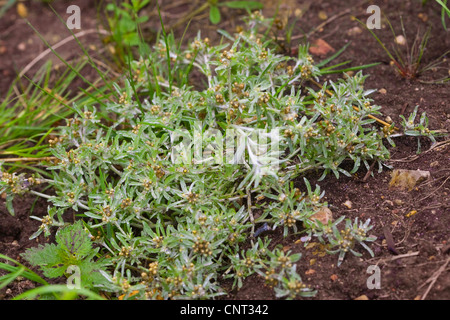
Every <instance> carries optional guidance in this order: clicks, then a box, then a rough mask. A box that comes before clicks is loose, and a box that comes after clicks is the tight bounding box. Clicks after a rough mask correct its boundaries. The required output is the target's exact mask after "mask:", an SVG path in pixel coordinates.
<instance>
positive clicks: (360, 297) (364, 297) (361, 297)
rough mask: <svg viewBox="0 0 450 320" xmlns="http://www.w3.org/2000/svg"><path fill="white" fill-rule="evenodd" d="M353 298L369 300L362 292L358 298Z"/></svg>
mask: <svg viewBox="0 0 450 320" xmlns="http://www.w3.org/2000/svg"><path fill="white" fill-rule="evenodd" d="M353 300H369V298H368V297H367V296H366V295H365V294H363V295H362V296H359V297H358V298H355V299H353Z"/></svg>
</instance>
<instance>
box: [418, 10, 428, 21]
mask: <svg viewBox="0 0 450 320" xmlns="http://www.w3.org/2000/svg"><path fill="white" fill-rule="evenodd" d="M417 16H418V17H419V19H420V20H422V21H423V22H427V21H428V15H427V14H426V13H422V12H421V13H419V14H418V15H417Z"/></svg>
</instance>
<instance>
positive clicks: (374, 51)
mask: <svg viewBox="0 0 450 320" xmlns="http://www.w3.org/2000/svg"><path fill="white" fill-rule="evenodd" d="M262 2H264V3H265V5H266V7H265V8H266V9H265V14H266V15H268V16H269V15H271V14H273V12H274V11H273V8H274V4H273V3H274V2H276V1H270V0H267V1H262ZM78 3H79V4H78ZM174 3H175V2H174ZM281 3H282V6H281V9H282V10H284V11H288V10H291V11H292V14H295V9H298V8H303V9H304V14H303V16H302V17H301V18H299V19H298V20H297V21H296V22H295V27H294V29H293V37H294V38H295V40H293V42H292V45H291V47H292V48H295V46H296V44H297V43H299V42H300V41H303V36H304V35H305V33H308V32H310V31H311V30H314V28H316V27H317V26H319V25H321V24H323V23H324V21H327V23H325V24H324V25H323V26H322V28H319V29H317V30H316V31H315V32H313V33H312V34H311V35H310V37H309V41H310V42H313V41H314V40H316V39H323V40H325V41H326V42H328V43H329V45H330V46H331V47H333V48H334V49H335V50H338V49H339V48H341V47H342V46H343V45H345V44H347V43H348V42H351V43H350V45H349V47H348V48H347V50H346V51H345V52H344V53H343V54H342V56H341V57H339V58H338V59H337V60H336V61H335V62H336V63H337V62H341V61H345V60H352V63H351V65H352V66H357V65H362V64H368V63H373V62H382V63H381V64H380V65H378V66H376V67H373V68H370V69H367V70H365V71H364V73H365V74H368V75H369V77H368V78H367V80H366V88H367V89H369V88H370V89H376V90H380V89H383V90H381V92H380V91H377V92H375V93H374V94H373V95H372V98H373V99H374V101H375V104H378V105H381V106H382V110H381V111H382V113H383V115H384V117H387V116H389V117H391V118H392V120H393V121H394V122H395V123H399V121H400V120H399V116H400V115H402V114H403V115H405V116H407V115H408V114H409V113H411V112H412V111H413V109H414V107H415V106H417V105H418V106H419V113H421V112H426V113H427V115H428V117H429V119H430V128H431V129H440V130H444V131H449V130H450V85H449V84H448V83H447V84H442V85H436V84H424V83H421V82H420V81H419V80H429V79H432V78H437V77H439V76H441V75H442V74H444V75H445V73H447V74H448V72H449V69H450V68H449V67H450V64H449V60H450V57H446V59H447V62H446V63H445V64H444V66H445V68H446V69H442V70H440V69H439V70H436V71H429V72H427V73H425V74H424V75H422V76H421V77H420V78H419V79H413V80H406V79H404V78H401V77H400V76H399V75H398V74H397V73H396V72H395V71H394V69H393V67H392V66H391V65H390V63H389V62H390V59H389V58H388V57H387V55H386V54H385V52H384V51H383V49H382V48H381V46H380V45H379V44H378V43H377V42H376V41H375V39H374V38H373V37H372V36H371V35H370V33H369V32H367V30H364V29H363V28H362V32H361V33H356V34H351V33H350V34H349V32H348V31H349V30H351V29H353V28H355V27H358V26H359V24H358V22H356V21H355V20H353V19H351V15H354V16H356V17H358V18H359V19H360V20H362V21H366V19H367V18H368V16H369V15H368V14H367V13H366V9H367V7H368V5H369V3H368V2H361V1H356V0H348V1H345V2H343V1H338V0H326V1H325V0H316V1H309V2H308V1H300V0H297V1H295V0H284V1H281ZM77 4H78V5H80V7H82V12H83V13H82V14H83V23H86V24H85V25H83V28H85V27H86V28H93V27H95V25H96V20H95V19H96V9H95V6H94V5H93V4H91V2H90V1H78V2H77ZM195 4H196V2H192V3H191V2H187V1H180V4H179V5H177V6H172V7H171V6H170V5H169V4H164V5H163V6H162V13H163V19H164V21H165V23H166V22H167V23H168V24H170V23H171V22H176V21H177V20H178V19H180V18H181V17H182V16H183V14H184V13H186V12H187V11H188V10H189V9H190V8H192V7H193V6H194V5H195ZM305 4H309V7H308V8H307V10H306V7H307V6H305ZM197 5H198V4H197ZM378 5H379V6H380V8H381V10H382V11H383V12H384V13H385V14H386V15H387V17H388V18H389V21H390V22H391V23H392V25H393V26H394V28H395V30H396V32H397V33H400V31H401V30H400V17H402V18H403V23H404V26H405V31H406V33H407V36H408V39H412V38H413V37H414V36H415V35H416V33H417V30H418V28H420V30H422V32H423V31H425V29H426V27H427V25H428V24H431V25H432V33H431V37H430V40H429V44H428V45H427V49H426V51H425V53H424V58H423V64H425V65H426V64H427V63H429V62H431V61H432V60H433V59H436V58H437V57H439V56H440V55H441V54H443V53H444V52H445V51H447V50H449V49H450V31H449V32H446V31H445V30H444V28H443V26H442V24H441V21H440V11H439V7H438V6H437V5H435V4H432V3H430V4H427V5H426V6H424V7H422V6H421V4H420V1H413V0H409V1H379V2H378ZM30 6H31V10H30V13H29V15H30V16H29V19H30V21H32V23H33V25H36V26H37V27H38V29H39V27H41V28H42V29H43V30H47V31H48V35H47V36H48V37H50V38H51V36H52V35H56V36H58V37H59V39H62V38H64V37H65V36H67V35H65V34H64V33H63V32H62V30H63V28H61V27H56V26H57V25H58V24H60V22H59V21H57V19H56V18H55V17H54V16H52V14H53V13H52V12H51V11H49V10H48V8H46V7H45V6H44V5H42V4H41V3H40V2H32V3H31V4H30ZM66 7H67V4H65V2H64V1H61V2H58V4H57V5H56V4H55V9H56V10H57V11H58V12H60V13H61V14H62V13H64V12H65V8H66ZM346 10H347V11H346ZM343 12H346V13H345V14H343ZM237 13H240V12H236V11H226V10H225V11H223V16H222V23H221V24H219V26H218V27H219V28H223V29H228V30H233V29H234V28H235V27H236V26H237V25H239V24H240V22H239V20H238V14H237ZM297 13H298V12H297ZM319 13H320V14H319ZM324 13H325V14H326V16H327V19H330V18H333V17H334V16H336V15H337V17H336V18H335V19H330V20H327V19H325V20H324V19H321V17H322V18H323V14H324ZM43 17H45V21H43V20H42V19H43ZM424 20H426V22H425V21H424ZM290 21H294V20H293V19H291V20H290ZM152 23H153V24H156V22H155V21H154V20H151V21H150V24H152ZM184 27H185V25H183V26H180V27H179V28H176V29H175V30H174V31H175V34H176V35H178V36H181V35H182V34H183V32H184ZM216 29H217V26H213V25H211V24H210V23H209V21H208V16H206V15H201V16H199V17H197V18H196V19H194V20H193V21H192V23H191V25H190V27H189V30H188V32H187V34H186V36H185V37H194V36H195V35H196V33H197V30H202V34H204V35H205V36H208V37H210V38H211V39H213V41H214V40H217V39H219V37H218V36H217V35H216V33H215V30H216ZM0 30H3V31H1V32H0V48H2V47H5V48H6V51H4V50H5V49H3V51H0V54H1V59H0V75H1V78H0V93H1V94H2V95H3V93H4V92H5V91H6V90H7V88H8V87H9V85H10V83H11V81H12V80H13V78H14V74H15V71H16V70H20V69H21V68H22V67H24V66H25V65H27V63H29V62H30V61H32V60H33V59H34V58H35V57H36V56H37V55H38V54H39V53H40V52H42V51H43V50H45V49H46V48H45V46H44V45H43V44H42V43H41V42H40V40H39V39H38V38H36V36H35V35H34V34H33V31H32V30H30V28H29V27H28V26H27V25H26V24H25V23H24V22H23V20H21V19H20V18H18V17H17V14H16V13H15V11H14V10H12V9H11V10H10V11H9V12H8V13H7V14H6V15H5V16H4V17H3V18H2V19H1V20H0ZM353 30H354V29H353ZM375 32H376V34H377V35H378V36H379V37H380V38H381V39H382V40H383V41H384V42H385V44H388V45H390V44H391V43H392V42H393V39H394V37H393V35H392V33H391V31H390V29H389V26H388V25H387V24H386V21H384V22H383V24H382V28H381V29H380V30H375ZM94 38H95V37H94ZM30 39H31V40H30ZM86 40H87V42H89V41H93V42H95V41H96V40H95V39H94V40H89V39H86ZM97 40H98V39H97ZM410 41H411V40H410ZM21 43H25V48H26V49H25V50H21V49H19V47H18V46H19V44H21ZM20 48H23V46H20ZM74 48H76V47H75V46H72V45H69V44H68V47H66V48H65V50H67V54H68V55H69V56H68V57H70V55H77V54H80V51H79V50H78V51H76V50H75V49H74ZM288 51H289V50H288ZM1 52H3V53H1ZM314 58H315V59H316V60H317V61H320V59H321V58H322V57H317V56H315V57H314ZM442 72H443V73H442ZM30 73H31V74H32V70H31V71H30ZM331 79H335V77H329V79H328V80H331ZM321 80H322V82H323V81H325V80H327V79H326V78H324V79H321ZM384 90H385V91H384ZM383 91H384V92H383ZM445 139H448V137H447V138H440V139H439V140H438V141H440V142H443V141H448V140H445ZM420 141H421V151H422V152H421V153H420V154H417V146H418V144H417V139H416V138H413V137H402V138H396V139H395V142H396V147H395V148H394V147H390V151H391V158H392V160H391V161H389V163H388V164H389V165H391V166H392V167H393V168H396V169H413V170H416V169H420V170H427V171H430V173H431V178H430V179H429V180H427V181H425V182H423V183H422V184H420V185H418V186H417V187H416V188H414V189H413V190H412V191H410V192H408V191H402V190H399V189H394V188H389V181H390V175H391V171H390V170H388V169H386V168H385V169H384V170H383V172H381V173H378V171H377V170H376V168H375V170H374V172H373V175H371V176H368V178H367V179H365V176H366V170H365V169H361V170H360V172H358V173H357V174H355V175H354V176H353V177H352V178H348V177H345V176H343V177H341V178H340V179H339V180H337V179H336V178H335V177H333V176H331V175H330V176H328V177H327V178H326V179H325V180H323V181H317V180H318V179H317V178H318V177H319V176H320V174H319V173H311V174H309V175H308V179H310V181H311V182H312V183H317V184H318V185H320V187H321V189H322V190H324V191H325V192H326V201H327V202H328V203H329V207H330V209H331V210H332V212H333V217H334V218H335V219H336V218H337V217H339V216H341V215H345V216H347V217H351V218H355V217H360V218H361V219H366V218H371V219H372V221H373V225H374V226H375V227H374V229H373V230H372V233H373V234H374V235H376V236H377V237H378V240H377V241H376V242H375V243H374V244H373V245H372V248H373V250H374V252H375V257H373V258H372V257H370V255H369V254H368V253H364V254H363V256H362V257H354V256H352V255H347V256H346V259H345V261H344V262H343V264H342V265H341V266H340V267H337V266H336V263H337V256H334V255H328V254H326V255H323V254H322V251H321V250H319V249H318V248H319V246H316V247H313V248H310V249H306V248H304V246H303V244H302V243H299V242H298V240H299V238H298V237H296V236H288V237H287V238H283V237H282V234H281V230H280V231H275V232H273V233H272V234H270V235H269V237H270V238H271V239H272V242H271V244H272V246H275V245H278V244H281V245H282V246H283V247H284V248H285V249H286V250H291V251H292V252H294V253H296V252H300V253H302V258H301V259H300V261H299V263H298V268H297V270H298V272H299V274H300V275H301V277H302V279H303V281H304V282H305V283H307V284H309V285H311V286H312V287H314V288H316V289H317V290H318V294H317V296H316V297H315V298H309V299H316V300H350V299H355V298H358V297H361V296H363V295H365V296H366V297H367V298H368V299H370V300H411V299H423V298H426V299H433V300H434V299H436V300H448V299H450V277H449V273H448V271H449V267H450V266H449V265H447V267H446V268H445V269H443V270H442V269H441V270H440V271H439V269H440V268H441V267H442V266H443V265H445V264H446V263H448V261H449V259H450V250H449V249H450V246H449V245H450V233H449V226H450V209H449V208H450V197H449V193H450V161H449V160H450V144H449V143H442V144H441V146H440V147H438V148H433V149H430V148H431V143H430V142H429V141H428V140H426V139H420ZM296 184H297V185H298V187H299V188H302V183H301V180H299V181H296ZM347 200H349V201H351V203H352V205H351V208H348V207H347V206H344V205H343V203H344V202H346V201H347ZM14 206H15V209H16V215H15V216H14V217H12V216H10V215H9V214H8V213H7V211H6V208H5V205H4V200H1V199H0V215H1V216H2V218H1V222H0V253H2V254H6V255H8V256H10V257H12V258H15V259H19V254H20V253H22V252H23V251H24V250H25V249H26V248H28V247H30V246H36V245H37V243H38V242H39V243H43V242H45V241H51V239H45V238H43V237H42V236H41V237H39V238H37V239H36V240H33V241H30V240H28V238H29V236H30V235H31V234H32V233H34V231H35V230H36V229H37V227H38V224H39V223H38V222H37V221H35V220H33V219H30V218H29V215H30V212H31V209H32V208H33V215H36V216H43V215H45V214H46V210H47V203H46V202H45V201H44V200H42V199H35V197H32V196H25V197H23V198H22V199H16V200H15V202H14ZM413 210H415V211H416V212H417V213H415V214H414V215H412V216H409V217H407V215H408V213H410V212H411V211H413ZM386 229H387V230H389V231H388V233H386ZM389 233H390V234H391V235H392V238H393V242H394V243H393V244H394V247H395V251H396V253H394V252H393V250H390V249H389V248H388V245H387V242H386V239H385V238H386V234H389ZM361 252H363V251H361ZM370 265H377V266H378V267H380V270H381V288H380V289H368V287H367V279H368V277H369V276H370V275H371V274H369V273H367V268H368V267H369V266H370ZM223 285H224V287H225V288H228V289H229V294H228V295H227V296H226V297H224V299H228V300H233V299H245V300H253V299H261V300H273V299H276V298H275V296H274V292H273V290H272V289H271V288H269V287H266V286H265V283H264V280H263V279H261V278H260V277H259V276H257V275H254V276H251V277H249V278H247V279H246V280H245V281H244V285H243V287H242V288H241V289H240V290H236V289H235V290H231V283H229V282H228V281H223ZM33 286H34V284H33V283H31V282H28V281H19V282H15V283H13V284H11V285H10V286H8V287H7V288H5V289H4V290H2V292H0V299H10V298H11V297H13V296H15V295H17V294H19V293H21V292H23V291H24V290H27V289H29V288H31V287H33ZM6 290H7V291H6Z"/></svg>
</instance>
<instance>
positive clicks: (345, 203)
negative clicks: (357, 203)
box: [342, 200, 352, 209]
mask: <svg viewBox="0 0 450 320" xmlns="http://www.w3.org/2000/svg"><path fill="white" fill-rule="evenodd" d="M342 205H343V206H346V207H347V208H349V209H351V208H352V202H351V201H350V200H347V201H345V202H344V203H343V204H342Z"/></svg>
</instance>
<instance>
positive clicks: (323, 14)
mask: <svg viewBox="0 0 450 320" xmlns="http://www.w3.org/2000/svg"><path fill="white" fill-rule="evenodd" d="M318 16H319V19H320V20H327V19H328V15H327V13H326V12H325V11H323V10H322V11H319V15H318Z"/></svg>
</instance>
